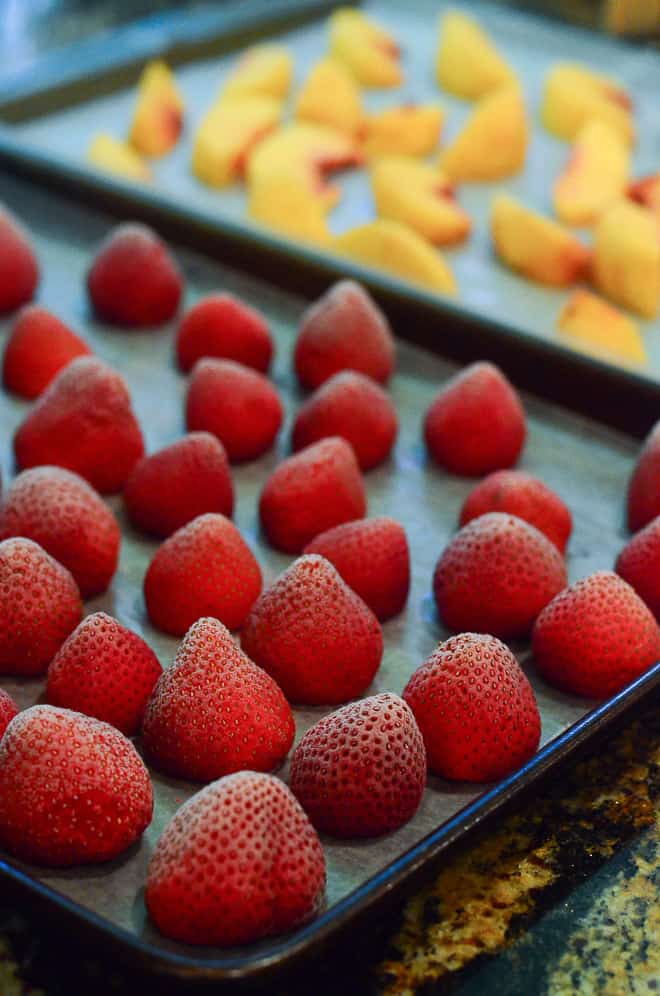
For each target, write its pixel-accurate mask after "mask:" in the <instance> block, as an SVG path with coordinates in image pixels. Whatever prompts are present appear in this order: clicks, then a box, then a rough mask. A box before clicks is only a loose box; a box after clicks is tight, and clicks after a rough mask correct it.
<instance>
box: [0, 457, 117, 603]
mask: <svg viewBox="0 0 660 996" xmlns="http://www.w3.org/2000/svg"><path fill="white" fill-rule="evenodd" d="M10 536H26V537H27V538H28V539H31V540H34V542H35V543H38V544H39V546H41V547H43V548H44V550H46V551H47V552H48V553H49V554H50V555H51V556H52V557H55V559H56V560H59V562H60V563H61V564H63V565H64V566H65V567H67V568H68V569H69V570H70V571H71V573H72V574H73V577H74V579H75V581H76V584H77V585H78V587H79V588H80V593H81V595H82V596H83V598H91V597H92V596H93V595H99V594H101V592H103V591H105V590H106V589H107V588H108V586H109V584H110V582H111V581H112V578H113V576H114V573H115V571H116V570H117V561H118V559H119V545H120V543H121V532H120V529H119V524H118V523H117V520H116V519H115V517H114V515H113V514H112V512H111V511H110V509H109V508H108V506H107V505H106V504H105V502H104V501H103V500H102V498H101V497H100V495H98V494H97V492H96V491H94V489H93V488H92V487H91V486H90V485H89V484H88V483H87V481H85V480H83V478H82V477H79V476H78V474H73V473H71V471H69V470H63V469H62V468H61V467H34V468H33V469H32V470H24V471H23V473H22V474H19V475H18V477H17V478H16V480H15V481H14V482H13V484H12V485H11V487H10V488H9V491H8V492H7V493H6V495H5V497H4V499H3V501H2V504H1V505H0V540H3V539H7V538H8V537H10Z"/></svg>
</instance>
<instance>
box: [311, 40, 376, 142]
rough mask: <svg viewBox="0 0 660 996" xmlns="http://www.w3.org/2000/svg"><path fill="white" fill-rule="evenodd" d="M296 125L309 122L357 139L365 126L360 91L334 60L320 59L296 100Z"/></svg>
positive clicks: (346, 71) (348, 74)
mask: <svg viewBox="0 0 660 996" xmlns="http://www.w3.org/2000/svg"><path fill="white" fill-rule="evenodd" d="M296 118H297V119H298V121H311V122H312V123H313V124H320V125H325V126H326V127H328V128H335V129H336V130H337V131H341V132H345V133H346V134H347V135H351V136H354V137H357V136H358V135H359V134H360V132H361V129H362V125H363V122H364V111H363V108H362V98H361V97H360V88H359V87H358V85H357V83H356V82H355V79H354V77H353V76H352V75H351V74H350V72H349V71H348V70H347V69H346V67H345V66H344V65H343V64H342V63H341V62H338V61H337V60H336V59H321V61H320V62H317V63H316V65H315V66H314V68H313V69H312V71H311V73H310V74H309V76H308V77H307V79H306V80H305V83H304V84H303V87H302V89H301V91H300V93H299V94H298V99H297V100H296Z"/></svg>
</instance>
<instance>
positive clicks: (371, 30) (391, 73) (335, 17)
mask: <svg viewBox="0 0 660 996" xmlns="http://www.w3.org/2000/svg"><path fill="white" fill-rule="evenodd" d="M328 23H329V27H330V54H331V55H333V56H334V57H335V58H336V59H339V61H340V62H343V63H344V65H345V66H346V67H347V68H348V69H350V71H351V72H352V74H353V76H354V77H355V78H356V80H357V81H358V83H360V85H361V86H366V87H374V88H377V87H395V86H399V84H400V83H401V80H402V75H401V64H400V61H399V56H400V53H399V46H398V45H397V43H396V42H395V40H394V38H393V37H392V35H390V34H389V32H387V31H385V30H384V29H383V28H381V27H380V25H378V24H375V23H374V22H373V21H372V20H370V18H368V17H366V16H365V15H364V14H363V13H362V12H361V11H359V10H354V9H353V8H351V7H340V8H339V9H338V10H336V11H335V12H334V13H333V14H332V16H331V17H330V20H329V22H328Z"/></svg>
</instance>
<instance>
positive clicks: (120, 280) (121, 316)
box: [87, 223, 183, 327]
mask: <svg viewBox="0 0 660 996" xmlns="http://www.w3.org/2000/svg"><path fill="white" fill-rule="evenodd" d="M87 289H88V291H89V296H90V299H91V302H92V305H93V307H94V311H95V312H96V314H97V315H98V317H99V318H102V319H103V320H104V321H106V322H112V323H113V324H114V325H128V326H133V327H142V326H146V325H162V324H163V322H167V321H169V320H170V318H173V317H174V315H175V314H176V311H177V308H178V307H179V301H180V299H181V294H182V292H183V277H182V275H181V272H180V270H179V268H178V266H177V265H176V263H175V261H174V259H173V258H172V257H171V256H170V254H169V252H168V249H167V246H166V245H165V243H164V242H163V241H162V239H160V238H159V237H158V235H156V233H155V232H154V231H152V229H150V228H147V226H146V225H138V224H135V223H124V224H122V225H117V227H116V228H114V229H113V230H112V231H111V232H110V234H109V235H108V236H107V238H106V239H105V240H104V241H103V242H102V244H101V246H100V247H99V249H98V251H97V253H96V256H95V257H94V261H93V263H92V266H91V268H90V270H89V273H88V274H87Z"/></svg>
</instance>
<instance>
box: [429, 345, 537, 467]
mask: <svg viewBox="0 0 660 996" xmlns="http://www.w3.org/2000/svg"><path fill="white" fill-rule="evenodd" d="M526 432H527V429H526V425H525V413H524V411H523V408H522V405H521V403H520V398H519V397H518V395H517V394H516V392H515V390H514V389H513V387H512V386H511V384H510V383H509V382H508V380H507V379H506V377H505V376H504V374H503V373H502V372H501V370H498V368H497V367H496V366H493V364H492V363H473V364H471V366H469V367H466V368H465V370H462V371H461V372H460V373H458V374H456V376H455V377H452V378H451V380H449V381H448V382H447V383H446V384H445V386H444V387H443V388H442V390H441V391H440V393H439V394H438V395H437V396H436V398H435V400H434V401H433V402H432V404H431V406H430V408H429V409H428V411H427V413H426V417H425V419H424V438H425V440H426V445H427V447H428V450H429V453H430V454H431V456H432V457H433V459H434V460H435V462H436V463H438V464H440V465H441V466H442V467H446V468H447V470H450V471H451V472H452V473H453V474H463V475H465V476H467V477H479V476H480V475H481V474H489V473H490V472H491V471H492V470H499V469H500V468H504V467H511V466H512V465H513V464H514V463H515V462H516V461H517V459H518V457H519V456H520V451H521V450H522V448H523V444H524V442H525V435H526Z"/></svg>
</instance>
